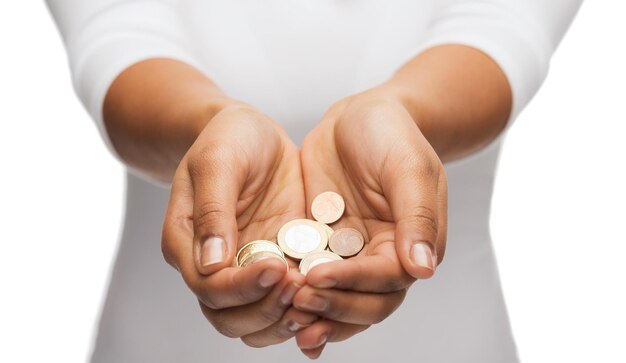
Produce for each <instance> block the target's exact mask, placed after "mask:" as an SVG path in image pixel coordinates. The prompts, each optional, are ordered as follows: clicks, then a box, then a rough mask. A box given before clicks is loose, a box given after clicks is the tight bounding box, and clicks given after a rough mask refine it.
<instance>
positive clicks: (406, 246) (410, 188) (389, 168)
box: [382, 139, 444, 279]
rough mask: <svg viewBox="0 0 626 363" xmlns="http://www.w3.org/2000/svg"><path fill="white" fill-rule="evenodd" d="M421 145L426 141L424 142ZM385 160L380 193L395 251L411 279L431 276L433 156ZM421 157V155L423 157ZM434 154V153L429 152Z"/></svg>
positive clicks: (435, 217)
mask: <svg viewBox="0 0 626 363" xmlns="http://www.w3.org/2000/svg"><path fill="white" fill-rule="evenodd" d="M421 142H426V140H425V139H424V140H423V141H421ZM413 154H415V155H411V156H408V157H407V156H405V157H391V156H390V157H389V158H387V160H389V161H388V163H387V165H385V170H384V171H383V178H382V187H383V192H384V194H385V195H386V196H388V199H389V204H390V206H391V211H392V214H393V218H394V221H395V222H396V235H395V237H396V248H397V252H398V257H399V259H400V262H401V263H402V265H403V266H404V268H405V269H406V271H407V272H408V273H409V274H411V275H412V276H413V277H415V278H420V279H426V278H430V277H432V275H433V274H434V272H435V268H436V266H437V255H436V250H435V248H436V246H437V244H438V242H439V229H440V228H441V227H442V225H441V222H440V220H439V198H440V197H439V195H438V191H439V175H440V174H441V173H444V171H443V167H441V166H440V164H439V163H437V162H436V160H438V159H437V156H436V155H430V154H431V153H429V152H428V151H425V152H423V153H422V155H420V154H419V153H418V152H414V153H413ZM424 154H425V155H424ZM432 154H434V152H432Z"/></svg>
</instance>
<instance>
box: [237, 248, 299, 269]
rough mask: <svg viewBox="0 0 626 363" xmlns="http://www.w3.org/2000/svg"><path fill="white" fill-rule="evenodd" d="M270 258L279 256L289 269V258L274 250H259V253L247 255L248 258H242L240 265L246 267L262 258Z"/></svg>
mask: <svg viewBox="0 0 626 363" xmlns="http://www.w3.org/2000/svg"><path fill="white" fill-rule="evenodd" d="M268 258H277V259H279V260H281V261H282V262H283V263H284V264H285V266H287V269H289V262H287V259H285V258H284V257H283V256H281V255H278V254H276V253H274V252H257V253H253V254H250V255H247V256H246V258H244V259H242V261H241V263H240V265H239V267H246V266H249V265H252V264H253V263H257V262H259V261H261V260H265V259H268Z"/></svg>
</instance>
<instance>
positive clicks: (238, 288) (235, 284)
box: [229, 275, 261, 304]
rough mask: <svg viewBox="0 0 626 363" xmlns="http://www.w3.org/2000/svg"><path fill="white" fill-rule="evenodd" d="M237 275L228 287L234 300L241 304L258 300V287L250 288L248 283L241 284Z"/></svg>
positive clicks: (259, 294) (259, 293)
mask: <svg viewBox="0 0 626 363" xmlns="http://www.w3.org/2000/svg"><path fill="white" fill-rule="evenodd" d="M237 276H239V275H234V276H233V277H232V279H231V281H230V284H229V285H230V286H231V289H232V292H233V293H234V295H235V298H236V299H237V300H238V301H239V302H240V303H242V304H249V303H251V302H254V301H256V300H258V299H259V297H260V296H261V291H260V290H259V289H260V287H256V285H253V286H250V284H249V283H245V282H242V281H240V280H242V279H241V278H237Z"/></svg>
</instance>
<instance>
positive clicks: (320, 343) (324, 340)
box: [313, 334, 328, 348]
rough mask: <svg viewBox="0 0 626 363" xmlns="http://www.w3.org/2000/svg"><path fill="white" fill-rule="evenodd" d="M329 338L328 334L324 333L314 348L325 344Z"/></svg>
mask: <svg viewBox="0 0 626 363" xmlns="http://www.w3.org/2000/svg"><path fill="white" fill-rule="evenodd" d="M327 340H328V336H327V335H326V334H324V335H322V336H321V337H320V342H319V343H318V344H317V345H316V346H314V347H313V348H318V347H321V346H322V345H323V344H326V341H327Z"/></svg>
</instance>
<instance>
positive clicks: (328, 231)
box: [320, 223, 335, 240]
mask: <svg viewBox="0 0 626 363" xmlns="http://www.w3.org/2000/svg"><path fill="white" fill-rule="evenodd" d="M320 226H322V227H323V228H324V230H325V231H326V235H328V240H330V237H331V236H332V235H333V233H335V230H334V229H333V228H332V227H331V226H329V225H328V224H324V223H320Z"/></svg>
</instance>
